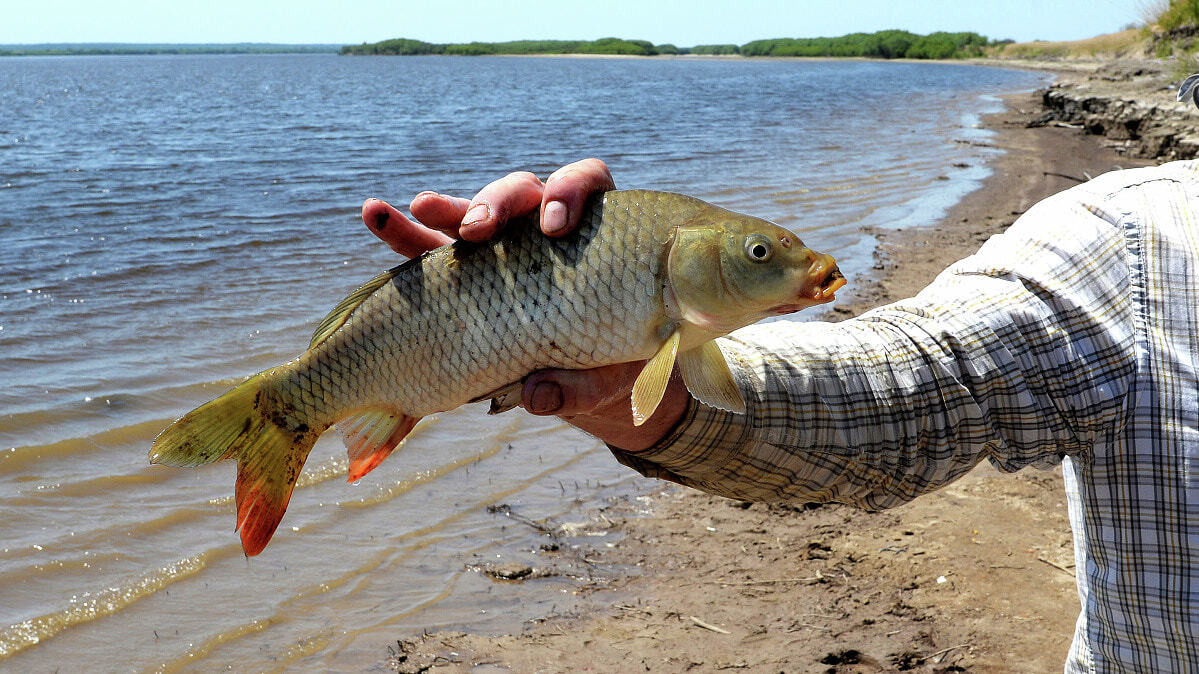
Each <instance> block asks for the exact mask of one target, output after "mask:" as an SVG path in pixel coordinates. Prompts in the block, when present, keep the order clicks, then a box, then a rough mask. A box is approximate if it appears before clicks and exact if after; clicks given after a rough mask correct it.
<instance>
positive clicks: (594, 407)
mask: <svg viewBox="0 0 1199 674" xmlns="http://www.w3.org/2000/svg"><path fill="white" fill-rule="evenodd" d="M644 366H645V363H644V361H643V362H640V363H620V364H617V365H607V366H604V367H599V368H595V369H592V370H541V371H539V372H535V373H533V374H532V375H530V376H529V378H528V379H527V380H525V385H524V389H523V390H522V391H521V404H522V405H523V406H524V408H525V409H526V410H528V411H529V412H532V413H533V414H539V415H549V414H557V415H560V416H575V415H579V414H590V413H593V412H596V411H600V410H603V409H605V408H608V407H614V406H616V407H618V406H621V405H623V407H624V412H625V414H626V415H629V418H630V420H631V419H632V416H631V415H632V409H631V408H630V407H629V402H628V400H629V394H630V392H631V391H632V390H633V382H634V381H635V380H636V379H637V375H638V374H639V373H640V372H641V369H642V368H643V367H644Z"/></svg>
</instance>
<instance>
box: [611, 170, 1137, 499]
mask: <svg viewBox="0 0 1199 674" xmlns="http://www.w3.org/2000/svg"><path fill="white" fill-rule="evenodd" d="M1125 251H1126V246H1125V241H1124V236H1123V230H1122V225H1121V214H1120V213H1111V212H1107V211H1105V210H1104V209H1103V207H1102V206H1101V199H1099V198H1098V195H1096V194H1093V193H1091V192H1088V191H1087V190H1085V189H1077V188H1076V189H1075V190H1071V191H1069V192H1066V193H1063V194H1061V195H1058V196H1056V197H1054V198H1052V199H1050V200H1047V201H1046V202H1043V203H1042V204H1039V205H1038V206H1036V207H1034V208H1033V209H1031V210H1030V211H1029V212H1028V213H1026V214H1025V215H1024V216H1023V217H1022V218H1021V219H1020V220H1019V221H1017V223H1016V224H1014V225H1013V226H1012V227H1011V228H1010V229H1009V230H1008V231H1007V232H1005V233H1004V234H1002V235H999V236H996V237H993V238H992V239H991V240H990V241H988V242H987V244H985V245H984V246H983V247H982V249H980V251H979V252H978V253H977V254H975V255H973V256H971V257H969V258H967V259H965V260H963V261H961V262H959V263H957V264H955V265H954V266H952V267H950V268H949V269H948V270H946V271H945V272H943V273H942V274H941V275H940V276H939V277H938V278H937V279H936V280H935V281H934V282H933V284H931V285H930V286H929V287H928V288H926V289H925V290H924V291H922V292H921V293H920V294H919V295H917V296H916V297H914V298H911V299H909V300H904V301H901V302H898V303H895V304H892V305H889V306H886V307H881V308H879V309H875V310H873V311H871V312H868V313H866V314H864V315H862V316H860V317H858V318H855V319H851V320H848V321H845V322H842V323H835V324H829V323H800V322H792V321H775V322H771V323H765V324H760V325H756V326H751V327H749V328H746V329H743V330H740V331H738V332H736V333H733V335H731V336H729V337H728V338H725V339H722V340H721V341H720V345H721V349H722V350H723V351H724V353H725V355H726V358H727V359H728V361H729V364H730V366H731V369H732V370H733V373H734V378H735V379H736V381H737V383H738V385H739V387H740V388H741V391H742V393H743V395H744V396H745V399H746V404H747V410H746V413H745V414H743V415H740V414H733V413H729V412H724V411H721V410H716V409H712V408H709V407H706V406H704V405H702V404H700V403H698V402H695V401H693V402H692V403H691V406H690V408H689V409H688V411H687V413H686V416H685V417H684V419H683V420H682V421H681V422H680V424H679V425H678V426H677V427H676V428H675V429H674V430H673V432H672V433H671V434H669V435H668V436H667V437H666V438H664V439H663V440H662V441H661V442H660V443H658V444H657V445H656V446H654V447H652V448H650V449H648V450H645V451H642V452H637V453H632V452H624V451H621V450H618V449H614V450H613V451H614V453H615V454H616V456H617V459H618V460H619V461H621V462H622V463H624V464H626V465H628V466H630V467H632V468H634V469H635V470H638V471H639V472H641V473H642V474H645V475H648V476H651V477H659V478H663V479H669V480H673V481H675V482H680V483H682V484H686V485H688V486H692V487H696V488H698V489H702V490H704V491H707V492H711V493H715V494H720V495H724V496H729V497H733V498H741V499H749V500H780V499H802V500H808V501H821V502H841V503H851V504H855V505H858V506H861V507H864V508H868V509H879V508H886V507H891V506H894V505H898V504H899V503H902V502H905V501H908V500H910V499H912V498H914V497H916V496H918V495H920V494H923V493H926V492H929V491H932V490H934V489H937V488H939V487H941V486H943V485H945V484H947V483H948V482H950V481H952V480H954V479H956V478H957V477H959V476H961V475H963V474H965V473H966V472H967V471H969V470H970V469H971V468H972V467H974V466H975V465H976V464H978V463H979V462H980V461H982V460H983V459H987V460H989V461H991V462H992V463H993V464H994V465H995V466H996V467H998V468H999V469H1001V470H1004V471H1015V470H1019V469H1020V468H1023V467H1026V466H1038V467H1050V466H1053V465H1055V464H1056V463H1057V462H1059V461H1060V460H1061V457H1062V456H1064V455H1067V454H1070V455H1075V456H1080V457H1085V455H1086V453H1087V451H1088V448H1089V447H1090V446H1091V445H1092V444H1093V443H1094V442H1095V441H1096V439H1097V438H1099V439H1102V437H1103V436H1104V434H1110V433H1112V432H1113V429H1114V428H1116V427H1117V426H1118V424H1119V423H1120V419H1121V415H1122V414H1124V400H1125V398H1126V396H1127V395H1128V393H1129V386H1130V381H1131V377H1132V373H1133V369H1134V360H1135V358H1134V344H1133V342H1134V340H1133V321H1134V316H1133V313H1134V312H1133V309H1132V304H1131V301H1130V297H1129V295H1130V291H1129V273H1128V260H1127V259H1126V258H1127V255H1126V252H1125Z"/></svg>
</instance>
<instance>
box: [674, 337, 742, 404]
mask: <svg viewBox="0 0 1199 674" xmlns="http://www.w3.org/2000/svg"><path fill="white" fill-rule="evenodd" d="M679 371H680V372H682V373H683V381H684V382H686V384H687V390H688V391H691V395H693V396H695V398H696V399H697V400H699V401H700V402H701V403H703V404H705V405H708V406H709V407H715V408H717V409H722V410H726V411H729V412H736V413H737V414H745V398H744V397H742V395H741V390H740V389H738V388H737V383H736V382H734V381H733V373H732V372H730V371H729V364H728V361H727V360H725V358H724V354H723V353H721V351H720V346H718V345H717V344H716V342H715V340H713V341H710V342H704V343H703V344H701V345H699V346H697V347H695V348H694V349H691V350H690V351H684V352H683V353H681V354H679Z"/></svg>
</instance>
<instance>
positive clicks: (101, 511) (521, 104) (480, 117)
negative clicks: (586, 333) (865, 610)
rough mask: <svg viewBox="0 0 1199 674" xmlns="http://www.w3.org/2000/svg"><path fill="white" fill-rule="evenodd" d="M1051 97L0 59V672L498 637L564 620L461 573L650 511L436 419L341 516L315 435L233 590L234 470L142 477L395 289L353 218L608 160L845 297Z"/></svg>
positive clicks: (515, 68)
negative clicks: (828, 262) (1006, 122)
mask: <svg viewBox="0 0 1199 674" xmlns="http://www.w3.org/2000/svg"><path fill="white" fill-rule="evenodd" d="M1044 81H1045V78H1044V76H1043V75H1039V74H1035V73H1028V72H1020V71H1007V70H1001V69H994V68H982V67H969V66H957V65H944V64H915V63H874V62H836V61H827V62H825V61H820V62H809V61H767V60H762V61H757V60H715V59H711V60H705V59H673V60H671V59H663V60H648V59H641V60H638V59H574V58H562V59H557V58H528V59H526V58H442V57H412V58H386V57H377V58H345V57H337V56H332V55H303V56H300V55H265V56H264V55H256V56H195V57H192V56H161V57H141V56H137V57H78V58H77V57H55V58H9V59H3V60H0V384H2V385H0V669H4V670H11V671H50V670H57V669H59V668H61V669H63V670H66V671H72V670H73V671H83V670H96V669H120V670H127V669H128V670H153V669H161V670H167V671H171V670H179V669H195V670H205V671H210V670H215V669H219V668H224V667H231V668H233V669H235V670H239V671H240V670H254V671H257V670H270V669H277V668H288V667H295V668H312V669H336V670H343V671H360V670H364V669H370V668H372V667H376V666H377V665H378V663H379V662H381V661H382V660H384V659H385V658H386V657H387V646H388V645H389V644H394V641H395V639H397V638H402V637H404V636H406V635H410V634H412V633H419V632H420V630H422V629H426V628H427V629H443V628H454V629H467V630H480V631H488V630H513V629H517V630H519V629H520V625H521V624H522V623H523V622H524V621H526V620H529V619H532V618H536V617H539V616H543V615H545V614H547V613H549V612H550V611H552V610H557V607H560V606H562V605H564V604H565V603H567V602H568V601H569V597H568V595H567V593H565V592H564V590H565V589H568V588H569V584H568V583H567V582H565V581H562V580H561V579H554V578H549V579H543V580H537V581H530V582H527V583H524V584H504V585H500V584H496V583H494V582H492V581H490V580H488V579H487V578H485V577H483V576H482V575H481V574H479V573H478V572H477V571H475V570H473V569H472V565H477V564H479V563H482V562H484V561H500V562H503V561H509V560H515V561H523V562H526V563H531V564H534V565H538V564H542V563H543V562H544V559H545V557H546V556H547V555H548V554H549V553H547V552H545V551H541V550H539V549H538V544H539V541H540V540H542V539H540V538H539V537H538V536H537V533H536V531H535V530H534V529H533V527H529V526H525V525H523V524H520V522H519V521H518V519H517V518H519V519H524V520H532V521H538V522H541V521H545V522H549V523H562V522H586V521H588V520H589V518H594V517H595V516H596V509H597V508H600V507H602V506H603V504H605V503H608V502H611V500H613V499H616V500H629V501H632V502H633V503H639V501H637V500H636V499H638V498H641V497H642V495H643V494H647V493H649V492H651V491H652V489H653V488H654V487H655V486H657V485H655V484H653V483H652V482H651V481H648V480H645V479H643V478H640V477H639V476H636V475H634V474H633V473H631V472H630V471H628V470H627V469H624V468H621V467H620V466H618V465H617V464H616V463H615V461H613V460H612V459H611V457H610V456H609V455H608V454H607V452H606V450H604V448H603V447H602V445H600V444H599V443H597V442H596V441H594V440H591V439H588V438H586V437H584V436H582V435H581V434H578V433H576V432H574V431H572V430H571V429H569V428H567V427H565V426H563V425H562V424H560V423H557V422H556V421H554V420H548V419H539V418H534V417H531V416H528V415H525V414H524V413H523V412H520V411H516V412H512V413H509V414H506V415H502V416H499V417H486V416H484V415H483V414H482V412H481V410H480V409H479V408H477V407H473V406H472V407H468V408H464V409H460V410H457V411H454V412H451V413H447V414H443V415H441V416H440V417H439V418H436V419H431V420H429V421H427V422H425V423H423V424H422V425H421V426H420V427H418V428H417V430H416V431H415V432H414V433H413V435H412V436H410V438H409V440H408V442H407V444H406V445H405V447H404V449H403V451H401V452H397V453H396V454H395V455H393V456H392V457H391V458H390V459H388V461H387V462H385V463H384V464H383V465H382V466H381V467H380V468H378V469H377V470H375V471H374V472H372V473H371V474H370V475H368V476H367V477H366V478H364V479H363V480H362V481H361V482H360V483H358V484H354V485H347V484H346V482H345V475H346V461H345V458H344V451H343V450H342V449H341V448H340V447H339V445H338V442H337V441H336V439H335V438H333V437H332V436H330V437H326V438H324V439H322V441H321V442H320V443H319V444H318V445H317V448H316V450H315V451H314V452H313V454H312V456H311V457H310V458H309V461H308V466H307V467H306V469H305V474H304V476H303V477H302V478H301V482H300V486H299V487H298V488H297V489H296V492H295V495H294V497H293V498H292V502H291V506H290V508H289V510H288V512H287V515H286V517H285V518H284V520H283V523H282V526H281V527H280V529H279V531H278V533H277V534H276V535H275V538H274V540H273V542H272V544H271V545H270V547H268V548H267V550H266V551H265V552H264V553H263V554H262V555H261V556H259V557H255V558H253V559H250V560H247V559H245V558H244V557H243V556H242V554H241V550H240V546H239V543H238V539H237V536H236V535H235V534H234V533H233V525H234V517H233V506H232V491H233V474H234V467H233V466H231V465H225V464H221V465H215V466H208V467H204V468H201V469H194V470H181V469H170V468H164V467H151V466H149V465H148V464H147V460H146V452H147V450H148V448H149V446H150V443H151V441H152V439H153V437H154V436H155V435H156V434H157V432H158V431H160V430H161V429H162V428H163V427H164V426H165V425H166V424H167V423H169V422H170V420H171V419H173V418H175V417H177V416H179V415H180V414H182V413H183V412H186V411H187V410H189V409H191V408H192V407H193V406H195V405H196V404H198V403H200V402H203V401H205V400H207V399H209V398H211V397H214V396H215V395H217V394H219V393H221V392H222V391H224V390H225V389H226V388H228V387H229V386H231V385H232V384H233V383H235V382H236V381H238V380H239V378H240V377H243V376H245V375H247V374H250V373H252V372H255V371H257V370H261V369H264V368H266V367H268V366H271V365H274V364H277V363H279V362H282V361H284V360H287V359H289V358H291V357H293V356H294V355H296V354H297V353H299V352H300V351H302V350H303V348H304V347H305V345H306V344H307V340H308V336H309V335H310V334H311V332H312V329H313V328H314V326H315V324H316V322H317V321H319V319H320V318H321V317H322V316H323V315H324V314H325V312H326V311H327V310H328V309H329V308H330V307H331V306H332V305H333V304H335V303H336V302H337V301H338V300H339V299H340V298H341V297H342V296H344V295H345V294H346V293H347V292H349V291H350V290H352V289H353V288H354V287H355V286H356V285H358V284H359V283H360V282H362V281H364V280H366V279H367V278H369V277H371V276H373V275H374V274H375V273H376V272H377V271H378V270H380V269H382V268H385V267H389V266H392V265H394V264H396V262H397V259H396V258H395V256H394V254H392V253H391V252H390V251H389V250H387V249H386V248H385V247H384V246H382V245H381V244H379V243H377V242H376V241H375V240H374V238H373V237H372V236H371V235H370V234H369V233H368V232H367V231H366V230H365V228H363V227H362V225H361V223H360V222H359V221H358V218H357V213H358V209H359V207H360V205H361V203H362V201H363V200H364V199H365V198H366V197H372V196H373V197H381V198H384V199H388V200H391V201H393V202H394V203H396V204H397V205H400V204H403V203H406V202H407V200H408V199H409V198H410V197H411V196H412V195H414V194H415V193H417V192H418V191H420V190H423V189H436V190H440V191H445V192H451V193H458V194H462V195H469V194H471V193H473V192H474V191H475V190H477V189H478V188H479V187H480V186H482V185H483V184H485V183H486V182H488V181H490V180H492V179H494V178H496V177H499V176H500V175H502V174H504V173H506V172H508V171H512V170H517V169H526V170H532V171H534V172H536V173H538V174H539V175H542V176H543V177H544V176H545V175H547V174H548V173H549V172H550V171H551V170H553V169H554V168H556V167H558V166H560V165H561V164H563V163H566V162H569V161H572V160H575V159H579V158H582V157H586V156H598V157H602V158H604V159H605V160H607V161H608V162H609V165H610V166H611V167H612V170H613V172H614V174H615V176H616V179H617V182H618V184H619V185H621V186H623V187H646V188H656V189H667V190H675V191H682V192H687V193H690V194H694V195H696V196H699V197H701V198H705V199H708V200H710V201H713V202H716V203H718V204H720V205H723V206H727V207H730V208H733V209H737V210H742V211H746V212H749V213H752V214H754V215H759V216H762V217H766V218H768V219H771V220H774V221H776V222H778V223H780V224H782V225H784V226H786V227H789V228H791V229H793V230H795V231H796V232H798V233H799V234H800V236H801V237H802V238H803V239H804V240H805V241H806V242H807V243H809V244H811V245H812V246H813V247H816V248H818V249H821V250H825V251H828V252H830V253H833V254H834V255H835V256H837V257H838V259H839V260H840V261H841V267H842V269H843V270H845V271H846V273H847V275H848V276H850V278H851V281H850V282H851V287H850V288H849V289H847V290H849V291H850V292H852V282H853V281H852V279H853V277H854V276H858V275H861V274H863V273H866V272H867V271H868V270H869V268H870V265H871V257H870V256H871V251H872V249H873V244H874V242H873V240H872V239H871V238H870V237H869V236H866V235H863V234H862V233H861V231H860V230H861V228H862V227H863V226H864V225H874V226H907V225H915V224H926V223H929V222H932V221H934V220H935V219H936V218H937V217H938V216H939V215H940V214H941V213H943V211H944V209H945V208H946V207H947V206H948V205H950V204H952V203H953V202H955V201H956V200H957V199H959V198H960V197H961V196H962V195H963V194H965V193H966V192H968V191H969V190H970V189H972V188H973V187H975V186H976V185H977V183H978V181H979V180H980V179H982V178H983V177H985V175H986V173H987V168H986V158H987V153H988V152H990V151H991V150H988V149H986V148H985V147H981V146H980V145H981V144H985V143H980V142H979V141H985V134H984V132H982V131H979V130H977V129H976V128H974V125H975V123H976V122H977V116H978V114H979V113H980V112H984V111H986V110H988V109H994V108H995V106H996V104H997V103H996V99H995V96H996V95H998V94H1001V93H1007V92H1012V91H1018V90H1027V89H1031V88H1033V87H1035V86H1038V85H1040V84H1042V83H1043V82H1044ZM800 318H801V319H810V318H812V316H803V317H800ZM495 504H507V505H508V506H509V507H510V509H511V512H512V513H513V514H515V515H516V518H513V517H508V516H506V515H505V514H504V512H503V511H500V512H496V511H495V509H494V508H492V509H490V510H489V508H488V506H491V505H495ZM556 554H558V555H559V556H561V555H563V554H568V551H567V552H566V553H563V552H559V553H556ZM551 561H552V560H551ZM569 561H570V560H567V561H566V562H563V561H562V560H561V559H559V560H557V563H559V564H567V565H568V566H569ZM576 566H577V567H579V568H585V566H586V565H585V564H578V565H576ZM583 572H585V571H583Z"/></svg>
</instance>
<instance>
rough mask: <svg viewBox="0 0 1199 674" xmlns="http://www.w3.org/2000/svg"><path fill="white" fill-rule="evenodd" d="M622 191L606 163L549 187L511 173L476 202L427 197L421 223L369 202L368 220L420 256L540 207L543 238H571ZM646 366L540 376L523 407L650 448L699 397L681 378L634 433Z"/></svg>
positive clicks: (556, 176)
mask: <svg viewBox="0 0 1199 674" xmlns="http://www.w3.org/2000/svg"><path fill="white" fill-rule="evenodd" d="M615 186H616V184H615V182H614V181H613V179H612V174H611V172H610V171H609V170H608V167H607V166H606V165H605V164H604V163H603V162H602V161H600V160H598V159H584V160H582V161H578V162H575V163H573V164H568V165H566V166H564V167H562V168H560V169H558V170H557V171H554V173H553V174H551V175H550V177H549V178H548V179H546V181H545V183H544V184H543V183H542V182H541V181H540V180H539V179H538V178H537V176H535V175H533V174H532V173H528V172H517V173H510V174H508V175H507V176H504V177H503V178H500V179H499V180H496V181H494V182H492V183H490V184H489V185H487V186H486V187H484V188H483V189H482V190H480V191H479V193H478V194H476V195H475V197H474V198H473V199H469V200H467V199H463V198H460V197H454V196H449V195H445V194H438V193H436V192H421V193H420V194H418V195H416V197H415V198H414V199H413V200H412V205H411V207H410V208H411V211H412V215H413V217H414V218H416V220H417V221H418V222H413V221H412V220H410V219H408V218H407V217H405V216H404V214H402V213H400V212H399V211H398V210H396V209H395V208H392V207H391V206H390V205H389V204H387V203H385V202H383V201H379V200H377V199H368V200H367V201H366V203H365V204H363V206H362V220H363V222H364V223H365V224H366V226H367V228H368V229H370V230H371V232H373V233H374V234H375V236H378V237H379V238H380V239H382V240H383V241H384V242H386V243H387V244H388V245H389V246H391V248H392V250H395V251H396V252H397V253H400V254H401V255H405V256H407V257H415V256H416V255H419V254H421V253H423V252H425V251H427V250H431V249H433V248H436V247H438V246H441V245H444V244H446V243H449V242H450V241H452V240H453V239H455V238H461V239H465V240H467V241H486V240H487V239H490V238H491V237H493V236H495V234H496V233H497V232H499V231H500V229H502V228H503V227H504V225H505V224H506V223H507V222H508V220H510V219H511V218H514V217H520V216H523V215H526V214H528V213H531V212H532V211H533V210H534V209H536V208H540V213H541V230H542V232H544V233H545V234H546V235H547V236H564V235H565V234H567V233H569V232H571V231H572V230H574V228H575V227H576V226H578V224H579V220H580V218H581V217H582V215H583V204H584V202H586V200H587V198H588V197H589V196H591V195H592V194H594V193H596V192H605V191H607V190H610V189H614V188H615ZM644 365H645V362H644V361H641V362H636V363H621V364H617V365H609V366H606V367H600V368H596V369H593V370H540V371H538V372H534V373H533V374H531V375H529V376H528V377H527V378H526V379H525V382H524V388H523V389H522V391H521V405H522V406H523V407H524V408H525V409H526V410H528V411H529V412H531V413H532V414H537V415H542V416H548V415H558V416H560V417H562V418H563V419H564V420H565V421H566V422H567V423H570V424H572V425H574V426H576V427H577V428H580V429H582V430H584V431H586V432H588V433H590V434H592V435H594V436H596V437H598V438H600V439H601V440H603V441H605V442H607V443H608V444H611V445H613V446H616V447H619V448H621V449H624V450H627V451H639V450H643V449H647V448H649V447H651V446H653V445H654V444H656V443H657V442H658V441H659V440H660V439H661V438H662V437H664V436H665V435H666V434H667V433H669V432H670V430H671V429H673V428H674V427H675V425H677V424H678V422H679V420H680V419H681V418H682V416H683V414H684V413H685V412H686V411H687V406H688V404H689V402H690V398H691V394H690V393H689V392H688V391H687V388H686V386H685V385H684V384H683V381H682V377H680V376H679V374H678V372H677V371H676V372H675V374H674V376H672V377H671V381H670V384H669V385H668V386H667V389H666V394H665V395H664V396H663V398H662V402H661V403H659V405H658V408H657V410H656V411H655V412H654V414H653V416H651V417H650V418H649V419H648V420H647V421H646V422H645V423H644V424H642V425H641V426H634V425H633V414H632V409H631V406H630V395H631V393H632V390H633V382H634V381H635V380H636V378H637V375H638V374H639V373H640V372H641V369H642V367H644Z"/></svg>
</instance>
